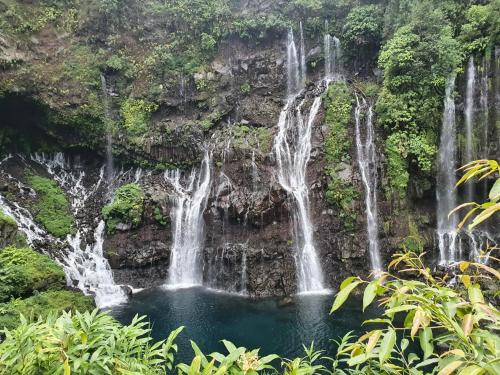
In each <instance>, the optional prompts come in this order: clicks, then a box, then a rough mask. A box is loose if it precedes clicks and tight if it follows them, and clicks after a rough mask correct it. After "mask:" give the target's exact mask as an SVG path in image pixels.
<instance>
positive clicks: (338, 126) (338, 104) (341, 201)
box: [324, 82, 359, 229]
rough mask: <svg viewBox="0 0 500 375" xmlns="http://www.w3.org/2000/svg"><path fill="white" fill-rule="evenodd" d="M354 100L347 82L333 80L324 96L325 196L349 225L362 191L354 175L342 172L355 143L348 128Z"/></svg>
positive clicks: (347, 227) (349, 227) (347, 165)
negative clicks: (352, 181) (358, 188)
mask: <svg viewBox="0 0 500 375" xmlns="http://www.w3.org/2000/svg"><path fill="white" fill-rule="evenodd" d="M353 103H354V97H353V95H352V92H351V90H350V88H349V87H348V86H347V84H346V83H344V82H338V83H333V84H331V85H330V87H329V88H328V91H327V92H326V95H325V98H324V106H325V110H326V117H325V123H326V125H327V126H328V134H327V135H326V137H325V146H324V147H325V157H326V161H327V164H326V167H325V174H326V175H327V176H328V186H327V190H326V193H325V197H326V200H327V202H328V203H329V204H331V205H333V206H335V207H337V208H338V209H339V210H340V217H341V218H342V223H343V225H344V226H345V228H346V229H353V227H354V222H355V220H356V213H355V208H354V206H353V202H354V201H355V200H356V198H358V195H359V194H358V191H357V190H356V188H355V187H354V186H353V185H352V183H351V181H350V177H351V176H342V173H344V174H345V170H346V169H349V162H350V155H349V150H350V148H351V146H352V144H353V143H352V137H351V136H350V135H349V130H348V129H349V125H350V123H351V118H352V110H353Z"/></svg>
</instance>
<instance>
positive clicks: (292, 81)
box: [286, 28, 306, 97]
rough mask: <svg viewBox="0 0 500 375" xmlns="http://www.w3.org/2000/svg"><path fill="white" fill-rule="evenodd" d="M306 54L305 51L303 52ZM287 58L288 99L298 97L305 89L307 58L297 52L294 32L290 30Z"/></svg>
mask: <svg viewBox="0 0 500 375" xmlns="http://www.w3.org/2000/svg"><path fill="white" fill-rule="evenodd" d="M303 53H304V54H305V51H304V52H303ZM286 56H287V78H288V79H287V89H288V97H291V96H293V95H296V94H297V93H298V92H299V91H300V90H302V89H303V88H304V83H305V78H303V77H305V74H306V72H305V69H306V67H305V56H304V58H302V56H301V57H300V60H299V54H298V52H297V46H296V45H295V40H294V37H293V30H292V29H291V28H290V30H289V31H288V37H287V46H286Z"/></svg>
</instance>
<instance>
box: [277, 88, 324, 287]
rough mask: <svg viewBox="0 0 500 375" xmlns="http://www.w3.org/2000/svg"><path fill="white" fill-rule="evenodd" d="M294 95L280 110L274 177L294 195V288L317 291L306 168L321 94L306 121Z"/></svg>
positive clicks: (318, 268)
mask: <svg viewBox="0 0 500 375" xmlns="http://www.w3.org/2000/svg"><path fill="white" fill-rule="evenodd" d="M294 99H295V98H294V97H293V98H290V99H289V100H288V102H287V104H286V106H285V108H284V109H283V110H282V111H281V114H280V118H279V122H278V129H279V130H278V135H277V136H276V138H275V143H274V150H275V154H276V161H277V163H278V181H279V183H280V185H281V186H282V187H283V188H284V189H285V190H286V191H287V192H289V193H291V194H292V196H293V197H294V199H295V207H294V209H295V210H294V221H295V222H294V237H295V242H296V246H297V255H296V263H297V273H298V290H299V292H315V291H316V292H317V291H322V290H323V289H324V287H323V272H322V270H321V265H320V263H319V259H318V255H317V253H316V249H315V247H314V241H313V227H312V224H311V219H310V215H309V190H308V188H307V181H306V171H307V163H308V162H309V158H310V154H311V129H312V125H313V123H314V120H315V118H316V115H317V113H318V110H319V108H320V105H321V97H320V96H317V97H316V98H315V99H314V102H313V104H312V106H311V109H310V111H309V114H308V116H307V120H306V121H304V118H303V116H302V106H303V104H304V101H301V102H300V103H299V104H298V105H297V106H296V107H293V104H294V102H295V101H294Z"/></svg>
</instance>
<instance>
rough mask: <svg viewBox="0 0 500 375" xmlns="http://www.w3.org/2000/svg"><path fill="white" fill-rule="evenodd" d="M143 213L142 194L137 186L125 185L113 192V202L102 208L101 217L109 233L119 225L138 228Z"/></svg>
mask: <svg viewBox="0 0 500 375" xmlns="http://www.w3.org/2000/svg"><path fill="white" fill-rule="evenodd" d="M143 211H144V193H143V191H142V189H141V187H140V186H139V185H138V184H126V185H122V186H120V187H119V188H118V189H117V190H116V191H115V196H114V197H113V201H112V202H111V203H110V204H108V205H106V206H104V207H103V209H102V215H103V216H104V220H105V221H106V226H107V228H108V232H109V233H113V232H114V231H115V230H116V226H117V225H118V224H119V223H123V224H129V225H130V226H131V227H132V228H135V227H137V226H139V224H140V223H141V221H142V214H143Z"/></svg>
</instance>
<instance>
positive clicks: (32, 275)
mask: <svg viewBox="0 0 500 375" xmlns="http://www.w3.org/2000/svg"><path fill="white" fill-rule="evenodd" d="M0 280H1V282H0V302H5V301H7V300H9V299H10V298H12V297H26V296H29V295H31V294H32V293H33V291H40V292H41V291H45V290H54V289H61V288H63V287H64V286H65V285H66V279H65V277H64V272H63V270H62V268H61V267H60V266H58V265H57V264H55V263H54V262H53V261H52V260H50V258H49V257H47V256H46V255H42V254H39V253H37V252H35V251H33V250H31V249H29V248H20V249H18V248H15V247H7V248H5V249H3V250H1V251H0Z"/></svg>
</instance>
